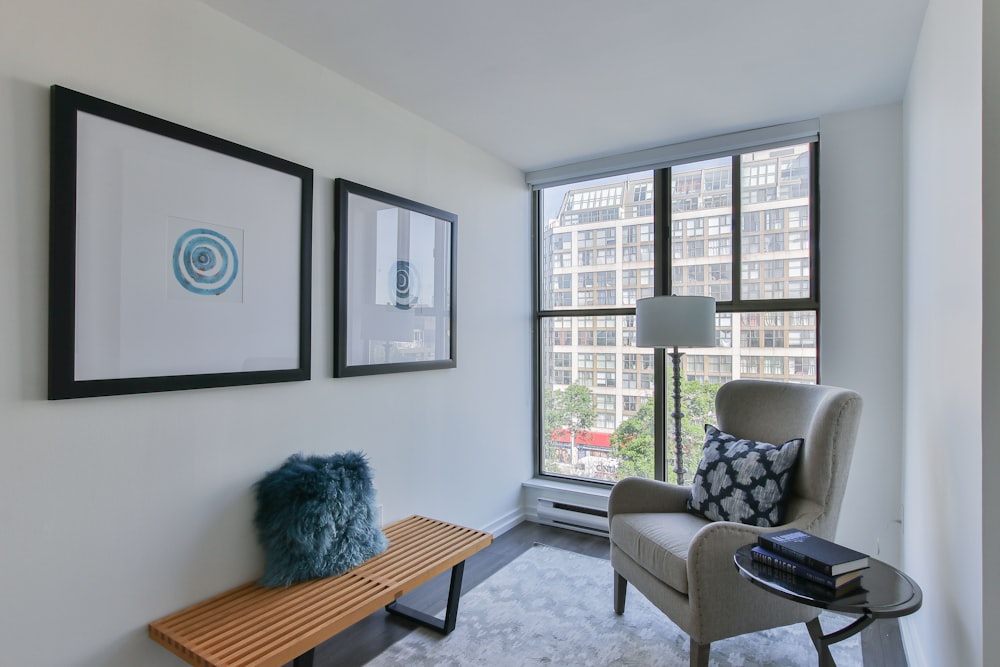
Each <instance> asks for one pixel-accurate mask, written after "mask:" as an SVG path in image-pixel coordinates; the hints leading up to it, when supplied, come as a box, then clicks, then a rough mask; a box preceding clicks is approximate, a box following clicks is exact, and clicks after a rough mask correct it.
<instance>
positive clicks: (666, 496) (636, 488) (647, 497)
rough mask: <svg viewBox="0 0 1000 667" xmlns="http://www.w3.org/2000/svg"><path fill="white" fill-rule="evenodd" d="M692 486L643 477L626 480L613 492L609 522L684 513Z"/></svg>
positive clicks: (615, 486) (617, 485) (614, 488)
mask: <svg viewBox="0 0 1000 667" xmlns="http://www.w3.org/2000/svg"><path fill="white" fill-rule="evenodd" d="M690 495H691V487H690V486H677V485H676V484H669V483H667V482H659V481H656V480H652V479H644V478H642V477H627V478H625V479H623V480H621V481H620V482H618V483H617V484H615V485H614V487H613V488H612V489H611V497H610V498H609V499H608V519H609V520H610V519H611V517H613V516H614V515H615V514H635V513H645V512H685V511H687V499H688V496H690Z"/></svg>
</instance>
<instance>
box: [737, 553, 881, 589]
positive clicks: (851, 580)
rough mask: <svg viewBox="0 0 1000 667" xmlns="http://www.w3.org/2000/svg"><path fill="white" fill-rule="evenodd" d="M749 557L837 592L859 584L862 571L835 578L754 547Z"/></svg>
mask: <svg viewBox="0 0 1000 667" xmlns="http://www.w3.org/2000/svg"><path fill="white" fill-rule="evenodd" d="M750 557H751V558H752V559H753V560H755V561H757V562H758V563H763V564H764V565H767V566H769V567H773V568H776V569H779V570H781V571H783V572H788V573H789V574H794V575H795V576H797V577H801V578H803V579H808V580H809V581H811V582H813V583H814V584H819V585H820V586H825V587H827V588H830V589H833V590H836V591H838V592H846V591H847V590H850V589H851V588H854V587H855V586H857V585H858V584H860V583H861V574H862V573H863V572H864V569H860V570H851V571H850V572H845V573H844V574H840V575H837V576H830V575H827V574H823V573H822V572H820V571H819V570H814V569H813V568H811V567H809V566H808V565H803V564H802V563H798V562H796V561H794V560H792V559H790V558H785V557H784V556H781V555H778V554H776V553H773V552H771V551H768V550H767V549H765V548H764V547H761V546H756V547H754V548H753V549H751V550H750Z"/></svg>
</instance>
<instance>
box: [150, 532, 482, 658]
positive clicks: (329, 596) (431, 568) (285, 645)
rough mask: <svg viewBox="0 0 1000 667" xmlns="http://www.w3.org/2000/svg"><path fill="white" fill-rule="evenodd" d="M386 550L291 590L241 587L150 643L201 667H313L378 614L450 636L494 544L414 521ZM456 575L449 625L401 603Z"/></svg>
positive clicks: (158, 625)
mask: <svg viewBox="0 0 1000 667" xmlns="http://www.w3.org/2000/svg"><path fill="white" fill-rule="evenodd" d="M385 534H386V537H388V538H389V542H390V544H389V548H388V549H387V550H386V551H385V552H384V553H382V554H380V555H378V556H376V557H375V558H372V559H371V560H369V561H367V562H365V563H362V564H361V565H359V566H358V567H356V568H354V569H353V570H350V571H348V572H345V573H344V574H342V575H339V576H336V577H329V578H326V579H315V580H312V581H307V582H303V583H300V584H294V585H292V586H289V587H287V588H263V587H261V586H258V585H257V584H256V583H253V582H251V583H248V584H244V585H242V586H238V587H236V588H233V589H231V590H229V591H226V592H224V593H220V594H219V595H216V596H215V597H212V598H209V599H207V600H204V601H203V602H199V603H198V604H195V605H192V606H190V607H188V608H187V609H182V610H181V611H178V612H176V613H174V614H170V615H169V616H165V617H163V618H161V619H160V620H158V621H154V622H153V623H150V624H149V636H150V637H151V638H152V639H154V640H155V641H157V642H159V643H160V644H162V645H163V646H165V647H166V648H168V649H169V650H171V651H172V652H173V653H175V654H176V655H178V656H179V657H181V658H182V659H184V660H185V661H187V662H188V663H190V664H192V665H197V666H199V667H222V666H225V667H250V666H251V665H253V666H256V667H278V666H280V665H284V664H286V663H288V662H290V661H292V660H294V661H295V666H296V667H311V665H312V661H313V649H314V648H315V647H317V646H319V645H320V644H322V643H323V642H324V641H326V640H327V639H329V638H330V637H332V636H333V635H335V634H337V633H338V632H340V631H341V630H344V629H345V628H348V627H350V626H351V625H353V624H355V623H357V622H358V621H360V620H361V619H363V618H365V617H366V616H368V615H370V614H372V613H373V612H375V611H377V610H378V609H380V608H385V609H386V611H389V612H391V613H393V614H397V615H400V616H404V617H406V618H409V619H411V620H414V621H416V622H418V623H420V624H422V625H427V626H429V627H431V628H433V629H435V630H437V631H439V632H442V633H444V634H447V633H449V632H451V631H452V630H453V629H454V628H455V620H456V618H457V615H458V600H459V596H460V595H461V593H462V573H463V570H464V565H465V559H466V558H468V557H469V556H471V555H473V554H475V553H476V552H478V551H481V550H482V549H485V548H486V547H487V546H489V545H490V544H491V543H492V542H493V536H492V535H491V534H490V533H486V532H483V531H479V530H473V529H471V528H463V527H462V526H456V525H454V524H450V523H445V522H444V521H437V520H435V519H428V518H426V517H422V516H411V517H409V518H407V519H403V520H402V521H397V522H396V523H392V524H390V525H388V526H386V527H385ZM449 568H451V571H452V572H451V588H450V589H449V592H448V604H447V608H446V611H445V617H444V619H443V620H442V619H438V618H435V617H433V616H429V615H427V614H424V613H422V612H419V611H416V610H414V609H410V608H409V607H404V606H403V605H400V604H399V603H398V602H397V599H398V598H399V597H400V596H402V595H403V594H405V593H408V592H409V591H411V590H413V589H414V588H416V587H417V586H420V585H421V584H423V583H426V582H428V581H430V580H431V579H433V578H434V577H436V576H437V575H439V574H441V573H443V572H445V571H447V570H448V569H449Z"/></svg>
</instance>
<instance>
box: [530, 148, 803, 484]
mask: <svg viewBox="0 0 1000 667" xmlns="http://www.w3.org/2000/svg"><path fill="white" fill-rule="evenodd" d="M814 156H815V153H814V151H813V146H812V145H811V144H809V143H804V144H799V145H788V146H778V147H774V148H765V149H762V150H757V151H747V152H745V153H741V154H737V155H731V156H728V157H719V158H711V159H706V160H703V161H697V162H691V163H689V164H683V165H677V166H673V167H671V168H669V169H662V170H658V171H657V172H642V173H634V174H626V175H622V176H620V177H608V178H602V179H599V180H595V181H592V182H580V183H572V184H569V185H564V186H556V187H552V188H545V189H541V190H539V191H537V200H536V206H535V210H536V211H537V213H538V215H537V216H536V220H535V224H536V226H537V227H536V233H535V235H534V237H535V239H536V248H535V252H536V253H538V261H537V262H536V266H537V278H536V283H535V285H536V290H537V291H538V298H537V302H538V304H539V307H538V310H537V311H536V327H535V330H536V331H537V336H536V341H535V344H536V346H537V347H538V352H537V353H536V356H535V359H536V360H537V362H536V363H537V365H538V369H537V374H536V378H537V379H536V382H537V383H539V387H538V391H537V392H536V395H537V396H538V400H539V409H538V410H537V414H538V422H537V430H536V433H537V435H536V440H537V447H536V453H537V470H538V472H539V473H540V474H542V475H552V476H556V477H565V478H579V477H581V476H586V473H585V472H584V471H583V469H582V468H580V467H578V466H576V465H574V463H575V462H576V461H578V460H579V458H580V457H582V456H584V455H587V454H594V455H599V456H604V457H606V458H607V459H608V461H609V462H612V461H613V462H614V463H613V466H617V467H616V468H614V467H613V468H612V471H611V474H610V478H611V479H619V478H621V477H623V476H626V475H640V476H647V477H654V476H657V475H660V476H661V477H662V476H664V475H665V476H666V477H667V478H668V479H670V480H671V481H674V477H673V472H672V468H673V465H672V461H673V458H674V452H673V447H674V443H673V438H672V433H671V432H670V423H671V420H670V417H669V414H668V413H669V409H670V405H669V402H670V399H669V396H670V392H671V389H672V377H671V375H670V360H669V357H666V356H665V355H663V354H662V353H658V354H654V353H653V350H649V349H643V348H639V347H637V346H636V330H635V314H634V313H635V303H636V301H637V300H638V299H641V298H644V297H647V296H652V295H653V294H654V292H655V293H666V294H671V293H673V294H704V295H710V296H713V297H714V298H715V299H716V330H715V342H716V345H715V347H713V348H705V349H687V350H685V354H684V356H683V357H682V360H683V362H682V363H683V374H684V375H683V381H682V391H683V392H685V396H689V395H690V396H694V395H695V394H697V397H698V399H697V400H696V401H694V402H692V403H691V406H692V407H688V406H687V405H685V409H684V412H685V415H686V416H685V418H684V419H685V432H684V434H683V443H684V446H685V448H686V450H687V453H686V454H685V456H688V459H686V461H687V463H686V466H687V468H688V470H687V474H686V479H685V481H690V479H691V477H690V475H692V474H693V472H694V466H695V464H696V462H697V457H698V455H699V452H700V445H701V442H702V441H703V438H704V432H703V431H700V429H698V428H696V427H697V426H700V425H701V424H704V423H708V422H711V421H713V418H714V415H712V414H711V409H712V408H711V406H712V405H713V399H714V392H715V390H716V388H717V387H718V385H719V384H721V383H722V382H725V381H727V380H729V379H732V378H738V377H748V378H766V379H769V380H777V381H790V382H815V381H816V379H817V378H816V372H817V363H816V359H817V354H818V350H817V345H818V337H817V322H818V317H817V313H818V311H819V301H818V299H817V292H816V280H817V277H816V276H815V275H813V274H814V273H815V271H813V270H812V267H813V266H814V262H815V253H816V252H817V248H816V247H815V246H816V239H817V238H818V236H817V230H816V221H817V219H818V215H817V207H816V201H814V197H813V190H814V187H813V184H814V183H815V179H816V175H815V173H814V168H815V162H816V160H815V157H814ZM639 216H645V217H639ZM664 362H665V363H664ZM664 371H665V372H666V373H667V376H666V377H662V376H660V377H658V373H663V372H664ZM576 385H579V386H576ZM574 395H580V396H584V397H586V396H589V397H590V401H589V402H588V401H586V400H584V401H582V402H578V403H577V409H578V410H581V411H582V412H580V413H579V414H577V415H576V416H575V417H574V416H573V415H572V414H570V413H568V412H567V410H571V409H572V408H571V406H572V405H573V402H572V401H571V400H570V399H571V398H572V396H574ZM619 397H620V398H619ZM588 405H589V406H590V409H589V411H588V409H587V406H588ZM644 405H646V406H648V407H647V408H646V409H645V410H644V409H643V406H644ZM580 406H582V407H580ZM693 406H706V407H703V408H696V407H693ZM649 407H652V408H653V411H652V412H651V411H650V410H649ZM699 409H703V410H705V411H706V412H705V414H689V411H696V410H699ZM661 410H662V411H666V413H665V414H661V416H660V419H661V421H665V422H666V424H667V427H666V430H667V433H664V434H661V435H660V436H659V439H658V438H657V437H656V435H655V434H654V433H653V419H652V417H653V415H655V414H656V412H658V411H661ZM581 418H582V419H583V421H584V423H585V424H586V428H585V429H584V430H585V431H588V432H590V433H592V434H593V435H594V436H595V437H592V438H590V439H583V440H581V439H577V442H578V443H581V442H582V443H585V444H584V445H583V449H582V450H581V449H580V447H579V446H577V447H576V449H577V451H576V452H575V453H573V452H569V453H568V452H567V447H568V445H567V442H566V441H565V440H556V439H555V438H553V437H552V434H553V433H556V432H560V433H561V432H563V431H564V429H565V427H566V425H567V423H569V422H568V421H567V420H573V419H581ZM574 423H575V422H574ZM626 424H628V427H629V428H630V429H632V430H631V431H630V433H635V430H634V429H635V428H640V429H642V430H641V431H640V432H639V436H636V437H640V438H641V442H642V443H643V444H642V447H643V448H648V450H644V451H649V454H648V455H644V456H642V457H639V458H635V459H629V458H628V456H630V455H633V454H630V451H631V450H621V451H619V450H616V449H615V445H614V444H612V443H614V442H616V440H615V439H614V437H613V436H614V434H615V432H616V430H620V429H622V428H623V427H624V426H625V425H626ZM689 429H694V430H693V431H692V432H688V430H689ZM633 444H634V443H633ZM640 459H641V460H640ZM654 464H655V465H654ZM657 470H659V471H661V472H659V473H658V472H657ZM662 471H666V472H662ZM602 474H603V475H604V476H603V478H602V479H601V480H597V479H595V480H593V481H595V482H602V481H605V482H606V481H608V479H609V477H608V474H607V473H606V472H605V473H602Z"/></svg>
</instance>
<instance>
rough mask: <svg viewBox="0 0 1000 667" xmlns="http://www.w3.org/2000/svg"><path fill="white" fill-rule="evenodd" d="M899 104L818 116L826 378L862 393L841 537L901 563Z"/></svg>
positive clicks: (822, 337)
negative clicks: (819, 117)
mask: <svg viewBox="0 0 1000 667" xmlns="http://www.w3.org/2000/svg"><path fill="white" fill-rule="evenodd" d="M902 140H903V135H902V108H901V106H900V105H892V106H885V107H877V108H873V109H862V110H859V111H853V112H848V113H841V114H834V115H829V116H823V117H822V118H821V119H820V142H821V143H820V197H821V199H820V221H819V224H820V250H819V259H820V299H821V302H822V314H821V320H820V379H821V381H822V382H823V383H824V384H832V385H837V386H842V387H847V388H850V389H854V390H855V391H857V392H858V393H860V394H861V396H862V398H863V399H864V408H863V411H862V416H861V426H860V428H859V431H858V440H857V444H856V445H855V450H854V458H853V461H852V464H851V473H850V477H849V478H848V482H847V491H846V494H845V496H844V504H843V507H842V508H841V516H840V523H839V525H838V529H837V539H838V541H840V542H842V543H844V544H847V545H851V546H853V547H854V548H856V549H859V550H861V551H863V552H865V553H870V554H873V555H875V556H877V557H878V558H880V559H881V560H884V561H886V562H889V563H893V564H896V565H898V564H899V559H900V524H899V521H900V518H901V516H902V510H901V508H900V500H901V488H902V487H901V484H902V469H901V466H900V460H901V458H902V447H903V440H902V435H901V433H900V428H899V425H900V424H901V423H902V419H903V396H902V392H901V391H900V384H901V382H902V377H903V375H902V373H903V353H902V340H903V320H902V300H903V269H902V267H903V256H902V252H903V245H902V235H903V209H902V183H903V182H902V155H903V153H902V151H903V144H902Z"/></svg>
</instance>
